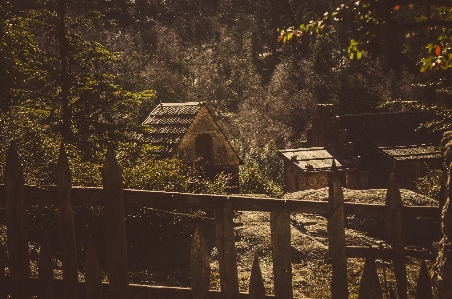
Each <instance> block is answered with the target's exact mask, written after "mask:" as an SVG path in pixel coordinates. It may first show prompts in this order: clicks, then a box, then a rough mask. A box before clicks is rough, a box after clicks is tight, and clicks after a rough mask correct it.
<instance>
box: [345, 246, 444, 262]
mask: <svg viewBox="0 0 452 299" xmlns="http://www.w3.org/2000/svg"><path fill="white" fill-rule="evenodd" d="M345 252H346V255H347V257H348V258H366V257H367V256H368V255H369V254H371V255H372V256H373V257H375V258H376V259H386V260H392V259H393V258H394V250H393V249H392V248H379V247H378V246H372V247H369V246H347V247H346V249H345ZM405 256H410V257H413V258H417V259H424V260H434V259H435V258H436V256H435V255H434V254H433V253H431V252H430V250H427V249H405Z"/></svg>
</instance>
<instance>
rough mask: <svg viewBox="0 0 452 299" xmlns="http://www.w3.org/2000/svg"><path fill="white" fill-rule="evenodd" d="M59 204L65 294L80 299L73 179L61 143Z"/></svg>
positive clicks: (58, 187)
mask: <svg viewBox="0 0 452 299" xmlns="http://www.w3.org/2000/svg"><path fill="white" fill-rule="evenodd" d="M56 180H57V184H56V185H57V203H58V222H59V225H60V244H61V257H62V258H61V260H62V262H63V292H64V297H63V298H67V299H77V298H78V269H77V244H76V242H75V226H74V210H73V204H72V191H71V190H72V185H71V184H72V182H71V181H72V177H71V170H70V169H69V163H68V160H67V156H66V152H65V150H64V145H63V143H61V146H60V152H59V155H58V164H57V178H56Z"/></svg>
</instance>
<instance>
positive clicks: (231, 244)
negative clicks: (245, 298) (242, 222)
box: [215, 200, 239, 299]
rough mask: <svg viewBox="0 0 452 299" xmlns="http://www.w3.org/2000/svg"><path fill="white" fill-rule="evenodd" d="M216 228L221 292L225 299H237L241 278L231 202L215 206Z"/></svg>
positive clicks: (227, 201)
mask: <svg viewBox="0 0 452 299" xmlns="http://www.w3.org/2000/svg"><path fill="white" fill-rule="evenodd" d="M215 227H216V243H217V249H218V263H219V268H220V287H221V292H222V293H223V294H224V298H225V299H237V298H238V297H239V278H238V271H237V253H236V249H235V235H234V222H233V210H232V206H231V201H229V200H226V201H225V202H223V203H219V204H217V205H216V206H215Z"/></svg>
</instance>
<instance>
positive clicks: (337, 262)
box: [328, 160, 348, 299]
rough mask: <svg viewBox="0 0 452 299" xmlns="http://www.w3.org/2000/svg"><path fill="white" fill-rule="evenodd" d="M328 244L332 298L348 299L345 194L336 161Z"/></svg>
mask: <svg viewBox="0 0 452 299" xmlns="http://www.w3.org/2000/svg"><path fill="white" fill-rule="evenodd" d="M328 243H329V244H328V252H329V255H330V258H331V263H332V268H333V278H332V280H331V296H332V297H331V298H332V299H344V298H348V284H347V257H346V255H345V248H346V246H345V214H344V194H343V192H342V184H341V181H340V179H339V174H338V172H337V168H336V163H335V161H334V160H333V164H332V166H331V173H330V175H329V176H328Z"/></svg>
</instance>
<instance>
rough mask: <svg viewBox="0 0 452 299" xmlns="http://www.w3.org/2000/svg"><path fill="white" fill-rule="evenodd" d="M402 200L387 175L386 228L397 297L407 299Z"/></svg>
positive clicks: (392, 180) (397, 189) (393, 178)
mask: <svg viewBox="0 0 452 299" xmlns="http://www.w3.org/2000/svg"><path fill="white" fill-rule="evenodd" d="M403 221H404V216H403V202H402V197H401V195H400V190H399V188H398V187H397V185H396V182H395V176H394V174H391V176H390V177H389V184H388V191H387V193H386V229H387V234H388V236H389V238H390V239H391V241H392V247H393V251H394V260H393V264H394V274H395V277H396V283H397V293H398V295H399V299H407V290H408V287H407V285H408V284H407V277H406V268H405V232H404V228H403Z"/></svg>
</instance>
